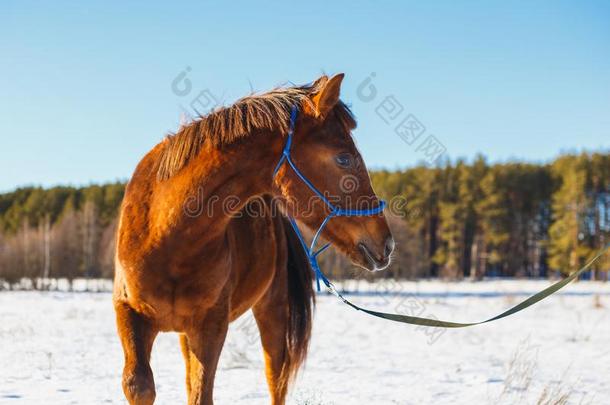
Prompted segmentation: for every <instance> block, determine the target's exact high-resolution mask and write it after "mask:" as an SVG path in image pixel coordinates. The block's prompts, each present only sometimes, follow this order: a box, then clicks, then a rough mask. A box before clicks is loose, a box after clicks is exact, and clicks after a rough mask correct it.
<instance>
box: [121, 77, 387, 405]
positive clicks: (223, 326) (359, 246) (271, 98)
mask: <svg viewBox="0 0 610 405" xmlns="http://www.w3.org/2000/svg"><path fill="white" fill-rule="evenodd" d="M342 79H343V75H342V74H340V75H336V76H334V77H332V78H328V77H326V76H322V77H321V78H319V79H318V80H316V81H315V82H314V83H313V84H311V85H306V86H301V87H288V88H279V89H275V90H272V91H270V92H268V93H264V94H260V95H251V96H249V97H246V98H243V99H241V100H239V101H237V102H236V103H235V104H234V105H232V106H229V107H226V108H221V109H218V110H216V111H214V112H212V113H210V114H208V115H207V116H205V117H199V118H198V119H197V120H195V121H194V122H192V123H190V124H189V125H186V126H184V127H182V128H181V129H180V130H179V131H178V132H177V133H176V134H174V135H171V136H169V137H167V138H166V139H165V140H164V141H162V142H161V143H159V144H158V145H157V146H155V147H154V148H153V149H152V150H151V151H150V152H149V153H148V154H147V155H146V156H145V157H144V158H143V159H142V160H141V161H140V163H139V164H138V166H137V168H136V170H135V172H134V174H133V177H132V178H131V180H130V182H129V184H128V185H127V189H126V192H125V198H124V200H123V204H122V207H121V214H120V222H119V229H118V239H117V251H116V274H115V281H114V294H113V301H114V307H115V311H116V318H117V325H118V334H119V337H120V340H121V343H122V346H123V350H124V354H125V366H124V369H123V391H124V392H125V396H126V397H127V399H128V401H129V403H130V404H138V405H142V404H152V403H153V402H154V399H155V385H154V380H153V374H152V370H151V368H150V364H149V360H150V353H151V348H152V345H153V342H154V340H155V336H156V335H157V333H158V332H160V331H175V332H179V333H180V342H181V345H182V352H183V355H184V360H185V362H186V370H187V373H186V374H187V376H186V386H187V393H188V403H189V404H212V403H213V395H212V391H213V386H214V375H215V372H216V366H217V363H218V358H219V355H220V352H221V349H222V346H223V343H224V340H225V336H226V334H227V328H228V325H229V323H230V322H232V321H234V320H235V319H237V318H238V317H239V316H240V315H242V314H243V313H244V312H246V311H247V310H248V309H252V312H253V314H254V317H255V319H256V323H257V325H258V328H259V330H260V337H261V343H262V346H263V351H264V360H265V369H266V377H267V382H268V385H269V391H270V395H271V403H272V404H275V405H279V404H284V402H285V397H286V392H287V388H288V384H289V382H290V381H291V380H292V378H293V377H294V375H295V373H296V372H297V370H298V368H299V366H300V365H301V363H302V362H303V360H304V359H305V356H306V352H307V347H308V343H309V338H310V334H311V323H312V311H313V310H312V307H313V302H314V292H313V287H312V272H311V267H310V265H309V262H308V260H307V256H306V255H305V253H304V251H303V249H302V247H301V245H300V241H299V240H298V238H297V235H296V233H295V231H294V230H293V229H292V228H291V226H290V224H289V222H288V220H287V219H286V216H285V214H286V210H287V209H288V207H292V210H291V213H290V214H291V215H292V216H294V217H295V218H296V219H297V220H298V221H299V222H300V223H302V224H305V225H306V226H307V227H309V228H314V227H317V226H318V225H319V224H320V222H321V221H322V220H323V219H324V217H325V216H326V215H327V214H328V212H326V211H327V208H326V207H325V206H324V205H323V204H313V205H312V204H310V202H311V201H312V198H314V197H315V196H314V194H313V192H312V191H311V190H310V189H309V188H307V187H304V186H303V184H302V183H301V182H300V179H298V178H297V176H296V174H295V173H294V172H293V171H291V170H289V168H287V165H284V167H282V168H281V169H280V170H279V171H278V173H277V175H276V176H275V177H274V176H273V171H274V168H275V166H276V164H277V163H278V160H279V158H280V156H281V153H282V149H283V146H284V142H285V139H286V133H287V130H288V125H289V117H290V111H291V109H292V108H293V107H297V108H298V110H299V115H298V119H297V120H296V122H295V129H294V134H293V144H292V145H293V146H292V147H293V150H292V158H293V160H294V162H295V163H296V164H298V166H299V168H300V170H301V171H302V172H303V173H305V174H306V176H307V177H308V179H309V180H310V181H312V183H313V184H315V185H316V187H318V189H319V190H322V191H324V192H325V193H328V194H329V195H332V196H338V200H337V201H336V202H337V203H338V204H347V203H346V201H354V200H355V199H358V198H360V197H362V198H364V199H366V200H367V201H368V202H369V203H370V202H371V201H374V202H377V201H378V200H377V197H376V196H375V194H374V192H373V190H372V187H371V184H370V179H369V176H368V173H367V170H366V167H365V165H364V162H363V161H362V158H361V156H360V154H359V153H358V150H357V149H356V147H355V145H354V142H353V140H352V137H351V133H350V131H351V130H352V129H353V128H354V127H355V125H356V123H355V120H354V118H353V116H352V114H351V112H350V111H349V109H348V108H347V107H346V106H345V104H343V102H341V101H340V100H339V92H340V86H341V81H342ZM346 175H349V176H350V178H351V179H352V180H355V183H356V184H357V185H358V187H357V189H352V190H349V191H350V192H351V193H350V195H349V196H347V195H346V192H345V191H342V187H340V181H341V179H342V178H343V177H345V176H346ZM347 197H350V198H347ZM228 199H230V200H231V204H230V205H231V207H230V208H231V209H226V205H228V204H224V205H223V204H222V203H223V201H227V200H228ZM273 201H278V202H279V204H278V205H280V207H281V208H282V210H281V211H280V213H279V214H278V213H277V212H276V215H274V211H275V210H274V209H273V208H274V204H272V202H273ZM214 202H217V204H214ZM291 202H292V203H291ZM194 203H196V204H200V205H202V206H203V207H205V209H203V210H199V211H196V210H194V209H193V208H192V207H191V206H192V205H193V204H194ZM254 205H256V206H257V207H258V208H257V213H258V214H257V215H243V214H244V213H246V212H249V211H252V210H249V209H248V208H251V207H252V206H254ZM189 207H190V208H189ZM210 208H212V209H210ZM323 236H324V237H325V238H326V239H327V240H329V241H331V242H333V243H334V244H335V245H336V246H337V247H338V249H339V250H340V251H341V252H343V253H344V254H346V255H347V256H348V257H350V258H351V259H352V261H353V262H355V263H356V264H358V265H360V266H362V267H364V268H367V269H369V270H378V269H381V268H384V267H385V266H387V264H388V263H389V255H390V253H391V248H388V246H392V245H393V241H392V238H391V234H390V231H389V228H388V225H387V222H386V220H385V218H384V217H383V214H381V215H375V216H367V217H342V218H335V219H333V220H332V221H330V222H329V223H328V226H326V227H325V229H324V232H323Z"/></svg>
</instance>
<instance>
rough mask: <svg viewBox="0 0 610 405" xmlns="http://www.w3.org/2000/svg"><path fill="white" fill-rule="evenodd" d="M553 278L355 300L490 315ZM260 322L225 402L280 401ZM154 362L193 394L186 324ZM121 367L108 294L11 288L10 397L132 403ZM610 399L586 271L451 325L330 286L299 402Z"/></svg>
mask: <svg viewBox="0 0 610 405" xmlns="http://www.w3.org/2000/svg"><path fill="white" fill-rule="evenodd" d="M354 283H355V282H354ZM547 285H548V282H546V281H490V282H479V283H468V282H463V283H443V282H438V281H434V282H419V283H415V282H413V283H401V284H394V283H385V284H377V285H362V283H360V285H359V290H360V291H367V292H365V293H361V294H354V295H352V298H353V300H354V301H355V302H356V303H358V304H360V305H363V306H368V307H370V308H373V309H377V310H388V311H399V312H402V313H406V314H413V315H418V314H421V315H422V316H428V315H432V316H435V317H438V318H441V319H445V320H454V321H477V320H482V319H485V318H488V317H490V316H492V315H495V314H497V313H498V312H500V311H502V310H504V309H506V308H508V307H510V306H511V305H514V304H515V303H517V301H518V300H520V299H522V298H524V297H525V294H528V293H533V292H536V291H538V290H539V289H541V288H543V287H544V286H547ZM354 287H355V284H352V285H350V284H349V283H347V284H346V288H354ZM256 333H257V332H256V327H255V326H254V323H253V321H252V319H251V318H250V317H249V315H248V316H246V317H244V318H242V319H240V320H238V321H237V322H235V323H234V324H233V325H232V326H231V330H230V331H229V338H228V341H227V344H226V345H225V348H224V351H223V355H222V358H221V362H220V366H219V370H218V374H217V378H216V391H215V394H216V395H215V397H216V403H217V404H221V405H222V404H267V403H269V401H268V399H267V388H266V385H265V380H264V375H263V363H262V354H261V350H260V345H259V343H258V337H257V335H256ZM152 367H153V371H154V373H155V380H156V386H157V402H156V403H158V404H162V405H165V404H181V403H185V396H186V394H185V388H184V383H183V380H184V369H183V364H182V357H181V354H180V349H179V344H178V338H177V335H175V334H162V335H160V336H159V337H158V338H157V341H156V344H155V347H154V351H153V356H152ZM121 369H122V351H121V349H120V344H119V342H118V339H117V337H116V334H115V326H114V313H113V310H112V304H111V299H110V294H109V293H85V292H79V293H67V292H46V293H43V292H19V291H18V292H0V404H42V403H44V404H124V403H126V402H125V400H124V399H123V394H122V391H121V388H120V380H121V377H120V373H121ZM608 398H610V284H608V283H607V284H601V283H591V282H579V283H576V284H573V285H569V286H567V287H566V288H565V289H564V290H562V291H561V292H560V294H559V295H556V296H553V297H551V298H549V299H547V300H545V301H543V302H541V303H539V304H537V305H536V306H534V307H532V308H529V309H527V310H525V311H524V312H521V313H519V314H517V315H514V316H512V317H510V318H507V319H504V320H501V321H498V322H495V323H491V324H487V325H482V326H477V327H473V328H468V329H462V330H447V331H442V330H437V329H423V328H418V327H414V326H409V325H402V324H395V323H391V322H388V321H384V320H379V319H375V318H372V317H369V316H367V315H365V314H363V313H358V312H356V311H354V310H353V309H351V308H349V307H347V306H345V305H344V304H342V303H341V302H339V301H338V300H336V299H335V298H334V297H330V296H320V297H319V298H318V305H317V309H316V316H315V323H314V332H313V341H312V346H311V351H310V356H309V358H308V362H307V364H306V367H305V369H304V371H303V372H302V373H301V375H300V377H299V379H298V380H297V383H296V385H295V386H294V388H293V390H292V393H291V396H290V399H289V403H290V404H301V405H305V404H308V405H323V404H324V405H325V404H366V405H378V404H429V403H430V404H431V403H434V404H469V405H470V404H492V403H501V404H513V403H524V404H536V403H549V404H550V403H557V402H555V401H557V400H562V399H567V401H566V402H559V403H574V404H598V403H609V401H610V400H609V399H608ZM545 401H547V402H545Z"/></svg>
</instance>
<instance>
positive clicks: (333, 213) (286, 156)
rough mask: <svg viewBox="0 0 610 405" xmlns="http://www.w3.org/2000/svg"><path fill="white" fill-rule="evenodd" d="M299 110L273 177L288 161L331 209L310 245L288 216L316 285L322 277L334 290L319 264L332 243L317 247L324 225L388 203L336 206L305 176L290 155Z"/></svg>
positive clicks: (367, 213)
mask: <svg viewBox="0 0 610 405" xmlns="http://www.w3.org/2000/svg"><path fill="white" fill-rule="evenodd" d="M297 112H298V110H297V107H296V106H293V107H292V111H291V112H290V128H289V130H288V135H287V139H286V145H284V150H282V157H281V158H280V161H279V162H278V163H277V166H275V170H274V171H273V177H274V178H275V176H276V175H277V172H278V171H279V170H280V167H282V165H283V164H284V163H285V162H287V163H288V165H289V166H290V167H291V168H292V170H293V171H294V172H295V173H296V175H297V176H299V178H300V179H301V180H302V181H303V183H305V185H306V186H307V187H309V189H310V190H311V191H313V192H314V194H315V195H317V196H318V197H320V199H321V200H322V202H324V204H325V205H326V206H327V207H328V208H329V209H330V214H328V215H327V216H326V218H324V220H323V221H322V224H320V227H319V228H318V230H317V231H316V233H315V234H314V237H313V239H312V240H311V245H310V246H309V247H307V244H306V243H305V239H304V238H303V234H301V231H300V230H299V227H298V226H297V223H296V221H295V220H294V218H292V217H291V216H288V219H289V220H290V224H291V225H292V228H293V229H294V231H295V233H296V234H297V237H298V238H299V240H300V241H301V246H303V250H305V254H307V257H308V258H309V263H310V265H311V268H312V269H313V270H314V272H315V273H316V286H317V288H318V291H320V279H321V280H322V282H323V283H324V285H326V287H327V288H328V289H329V290H330V291H331V292H334V287H332V283H331V282H330V281H329V280H328V278H326V276H325V275H324V273H322V270H321V269H320V265H319V264H318V255H319V254H320V253H322V252H323V251H324V250H326V248H328V247H329V246H330V243H327V244H325V245H324V246H322V247H321V248H320V249H318V250H316V249H315V246H316V242H317V241H318V238H319V237H320V234H321V233H322V230H323V229H324V227H325V226H326V224H327V223H328V221H329V220H330V219H331V218H333V217H357V216H370V215H377V214H379V213H381V212H382V211H383V209H384V208H385V205H386V204H385V201H383V200H379V205H378V206H377V207H375V208H370V209H365V210H353V209H343V208H339V207H336V206H335V205H333V204H332V203H331V202H330V201H329V200H328V198H326V197H325V196H324V194H322V193H321V192H320V191H319V190H318V189H317V188H316V187H315V186H314V185H313V184H312V183H311V182H310V181H309V180H308V179H307V178H306V177H305V175H303V173H302V172H301V171H300V170H299V168H298V167H297V166H296V165H295V164H294V162H293V161H292V158H291V157H290V148H291V146H292V135H293V133H294V126H295V122H296V119H297Z"/></svg>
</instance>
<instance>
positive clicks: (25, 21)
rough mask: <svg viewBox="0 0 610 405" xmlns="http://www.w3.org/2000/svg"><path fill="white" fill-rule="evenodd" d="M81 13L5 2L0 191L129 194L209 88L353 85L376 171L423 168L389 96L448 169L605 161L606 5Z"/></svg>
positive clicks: (307, 5)
mask: <svg viewBox="0 0 610 405" xmlns="http://www.w3.org/2000/svg"><path fill="white" fill-rule="evenodd" d="M87 3H89V2H72V1H70V2H68V1H66V2H63V1H55V2H42V1H41V2H30V1H8V2H6V1H5V2H2V5H0V55H1V57H0V58H1V59H0V61H1V63H0V91H1V96H0V147H1V148H0V191H6V190H10V189H12V188H14V187H16V186H19V185H27V184H42V185H54V184H87V183H89V182H104V181H112V180H116V179H126V178H128V177H129V176H130V174H131V172H132V170H133V168H134V167H135V165H136V163H137V162H138V160H139V159H140V158H141V156H142V155H143V154H144V153H145V152H146V151H147V150H148V149H150V148H151V147H152V146H153V145H154V144H155V143H157V142H158V141H159V140H160V139H161V138H162V136H164V134H166V133H167V132H168V131H170V130H175V129H176V127H177V125H178V122H179V115H180V111H181V109H180V105H183V106H185V107H186V108H188V104H189V101H190V100H191V99H192V98H194V97H195V96H196V95H197V94H198V93H199V91H202V90H206V89H207V90H209V91H210V92H211V93H212V94H214V95H215V96H216V97H217V98H220V99H221V100H222V101H224V102H225V103H230V102H232V101H234V100H235V99H236V98H238V97H240V96H242V95H244V94H246V93H248V92H250V90H251V88H253V89H254V90H257V91H262V90H266V89H269V88H270V87H273V86H275V85H277V84H281V83H284V82H286V81H292V82H294V83H299V84H300V83H305V82H309V81H311V80H313V79H315V78H316V77H317V76H318V75H319V74H320V73H321V72H323V71H324V72H327V73H336V72H345V73H346V79H345V82H344V92H343V99H344V100H345V101H346V102H348V103H351V105H352V108H353V110H354V112H355V113H356V115H357V118H358V121H359V127H358V129H357V130H356V132H355V136H356V139H357V142H358V144H359V146H360V149H361V150H362V152H363V155H364V157H365V159H366V160H367V162H368V164H369V167H375V168H380V167H386V168H390V169H392V168H396V167H404V166H410V165H414V164H416V163H417V162H418V161H420V160H421V159H422V152H421V151H417V150H416V149H417V144H416V143H414V144H413V145H408V144H406V143H405V142H404V141H403V140H402V139H401V138H400V137H399V136H397V135H396V134H395V133H394V127H393V126H391V125H389V124H386V123H385V122H384V121H383V120H382V119H381V118H380V117H379V116H378V115H377V114H376V112H375V111H376V107H377V105H378V104H379V102H380V101H382V100H383V98H384V97H386V96H390V95H393V96H395V99H396V100H397V101H398V102H400V104H401V105H402V106H403V107H404V113H403V114H404V115H406V114H413V115H414V116H416V117H417V119H418V120H419V121H420V122H421V123H422V124H423V125H424V126H425V127H426V133H425V134H424V136H427V135H429V134H432V135H434V136H435V137H436V138H437V139H438V140H439V141H441V142H442V144H443V145H444V146H445V147H446V150H447V152H446V153H447V155H448V156H450V157H452V158H456V157H466V158H469V159H470V158H472V157H473V156H475V155H476V154H477V153H479V152H480V153H483V154H485V155H487V156H488V157H489V158H490V160H491V161H506V160H508V159H520V160H528V161H548V160H550V159H552V158H553V157H555V156H557V155H558V154H559V153H560V152H561V151H572V150H576V151H580V150H582V149H588V150H592V149H604V150H608V148H609V147H610V2H607V1H606V2H603V1H599V2H596V1H571V2H564V1H548V2H545V1H536V2H531V1H523V2H513V1H505V2H488V1H466V2H459V3H460V4H458V2H454V1H446V2H406V1H396V2H389V1H387V2H372V1H371V2H356V1H346V2H339V1H336V2H330V1H324V2H314V1H307V2H289V1H281V2H261V3H264V4H263V5H255V2H246V1H244V2H233V1H231V2H229V1H226V2H221V1H218V2H205V1H197V2H192V3H180V4H179V3H178V2H171V4H161V3H158V4H157V3H155V2H142V3H139V4H138V5H134V4H131V5H127V4H126V3H127V2H114V4H107V2H97V4H95V5H91V4H87ZM168 3H169V2H168ZM256 3H258V2H256ZM187 66H189V67H190V68H191V71H190V73H189V74H188V79H189V80H190V81H191V83H192V91H191V93H190V94H189V95H187V96H182V97H181V96H179V95H177V94H175V93H174V92H172V87H171V84H172V81H173V79H174V78H175V77H176V76H177V75H178V74H179V73H180V72H181V71H183V70H184V69H185V68H186V67H187ZM371 72H374V73H375V77H374V79H373V82H372V83H373V85H374V86H375V88H376V89H377V91H378V95H377V98H376V99H375V100H373V101H371V102H364V101H363V100H361V99H360V98H359V97H358V95H357V94H358V92H357V87H358V85H359V84H360V83H361V82H362V81H363V80H364V79H365V78H367V77H368V76H369V74H370V73H371ZM422 139H423V138H422ZM420 140H421V139H420Z"/></svg>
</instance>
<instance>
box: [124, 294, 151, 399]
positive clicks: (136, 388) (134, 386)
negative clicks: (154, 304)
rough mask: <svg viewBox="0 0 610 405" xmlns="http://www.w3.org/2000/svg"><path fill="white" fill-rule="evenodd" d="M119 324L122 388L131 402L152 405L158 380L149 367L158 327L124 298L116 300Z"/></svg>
mask: <svg viewBox="0 0 610 405" xmlns="http://www.w3.org/2000/svg"><path fill="white" fill-rule="evenodd" d="M114 307H115V311H116V319H117V328H118V333H119V337H120V339H121V344H122V345H123V352H124V354H125V367H124V368H123V392H124V393H125V396H126V397H127V400H128V401H129V404H130V405H151V404H152V403H153V402H154V401H155V382H154V379H153V374H152V369H151V368H150V364H149V362H150V351H151V350H152V346H153V342H154V340H155V337H156V336H157V333H158V331H157V330H156V329H155V328H153V326H152V325H151V323H150V322H149V321H148V320H147V319H145V318H144V317H143V316H141V315H140V314H138V313H137V312H136V311H134V310H133V309H132V308H131V307H130V306H129V305H128V304H127V303H125V302H115V306H114Z"/></svg>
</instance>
